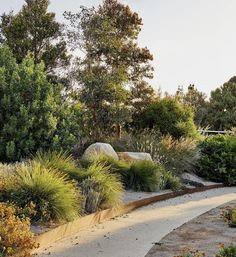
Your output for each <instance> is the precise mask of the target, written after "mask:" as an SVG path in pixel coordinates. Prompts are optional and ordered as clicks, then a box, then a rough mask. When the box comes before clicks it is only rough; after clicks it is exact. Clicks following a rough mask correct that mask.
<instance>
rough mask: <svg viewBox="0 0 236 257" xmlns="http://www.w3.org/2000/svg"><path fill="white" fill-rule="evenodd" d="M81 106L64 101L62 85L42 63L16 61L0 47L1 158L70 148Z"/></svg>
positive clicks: (6, 158) (3, 159)
mask: <svg viewBox="0 0 236 257" xmlns="http://www.w3.org/2000/svg"><path fill="white" fill-rule="evenodd" d="M79 115H80V114H79V110H78V109H76V108H74V107H73V108H72V107H70V106H69V105H68V104H67V103H65V102H63V101H62V96H61V89H60V85H53V84H51V83H49V82H48V81H47V77H46V74H45V72H44V66H43V64H39V65H35V64H34V61H33V59H32V58H30V57H27V58H26V59H24V60H23V62H22V63H21V64H17V63H16V60H15V59H14V58H13V56H12V54H11V52H10V50H9V49H8V48H5V47H0V161H17V160H20V159H22V158H26V157H28V156H29V155H30V154H33V153H35V152H36V151H37V150H39V149H43V150H47V149H61V148H62V147H63V149H64V150H71V148H72V146H73V145H74V144H75V143H76V142H77V140H78V139H77V138H78V134H79Z"/></svg>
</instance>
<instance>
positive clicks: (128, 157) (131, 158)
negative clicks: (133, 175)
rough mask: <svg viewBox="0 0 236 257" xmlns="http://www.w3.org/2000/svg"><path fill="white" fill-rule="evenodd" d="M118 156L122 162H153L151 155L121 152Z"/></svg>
mask: <svg viewBox="0 0 236 257" xmlns="http://www.w3.org/2000/svg"><path fill="white" fill-rule="evenodd" d="M117 154H118V156H119V159H120V160H122V161H125V162H128V163H131V162H135V161H140V160H145V161H152V157H151V155H150V154H149V153H136V152H119V153H117Z"/></svg>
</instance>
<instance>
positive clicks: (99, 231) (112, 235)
mask: <svg viewBox="0 0 236 257" xmlns="http://www.w3.org/2000/svg"><path fill="white" fill-rule="evenodd" d="M235 199H236V188H235V187H234V188H219V189H213V190H209V191H206V192H202V193H195V194H192V195H185V196H181V197H177V198H174V199H169V200H167V201H163V202H158V203H155V204H152V205H149V206H146V207H143V208H140V209H138V210H136V211H134V212H132V213H130V214H127V215H123V216H122V217H119V218H116V219H113V220H110V221H107V222H104V223H103V224H99V225H97V226H96V227H94V228H91V229H88V230H86V231H82V232H80V233H78V234H77V235H76V236H74V237H71V238H66V239H64V240H61V241H58V242H56V243H54V244H52V245H51V246H50V247H49V248H47V249H39V250H38V256H39V257H44V256H48V255H50V256H52V257H95V256H96V257H143V256H145V254H146V253H147V252H148V251H149V250H150V249H151V247H152V246H153V244H155V243H157V242H159V241H160V240H161V239H162V238H163V237H164V236H165V235H167V234H168V233H170V232H171V231H172V230H173V229H175V228H177V227H179V226H181V225H182V224H184V223H185V222H187V221H189V220H191V219H193V218H195V217H197V216H199V215H201V214H203V213H205V212H207V211H209V210H211V209H212V208H215V207H217V206H219V205H221V204H224V203H227V202H229V201H232V200H235Z"/></svg>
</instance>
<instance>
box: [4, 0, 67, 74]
mask: <svg viewBox="0 0 236 257" xmlns="http://www.w3.org/2000/svg"><path fill="white" fill-rule="evenodd" d="M25 2H26V3H25V5H23V7H22V9H21V11H20V12H19V13H17V14H15V15H14V14H13V12H10V13H9V14H6V13H4V14H3V15H2V16H1V22H0V38H1V42H2V43H4V44H6V45H7V46H8V47H9V48H10V49H11V51H12V52H13V55H14V57H15V58H16V60H17V62H18V63H21V62H22V61H23V59H24V58H25V57H26V56H27V54H28V52H31V53H32V55H33V57H34V61H35V63H40V62H41V61H43V62H44V64H45V70H46V71H47V73H48V74H51V75H52V74H54V73H55V72H56V69H57V72H58V68H61V67H64V66H66V65H68V64H69V60H70V56H69V55H68V53H67V46H66V42H65V40H63V39H62V25H61V24H60V23H58V22H56V20H55V13H52V12H48V6H49V0H25ZM54 75H55V74H54Z"/></svg>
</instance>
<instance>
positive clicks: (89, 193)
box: [80, 163, 123, 212]
mask: <svg viewBox="0 0 236 257" xmlns="http://www.w3.org/2000/svg"><path fill="white" fill-rule="evenodd" d="M80 187H81V191H82V194H83V195H84V197H85V210H86V212H94V211H97V210H99V209H106V208H110V207H115V206H118V205H119V204H120V203H121V197H122V193H123V186H122V183H121V182H120V178H119V176H117V175H115V174H111V173H110V172H109V167H106V166H104V165H103V164H101V163H94V164H92V165H91V166H90V167H89V168H88V170H87V178H86V179H84V180H83V181H82V182H81V183H80Z"/></svg>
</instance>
